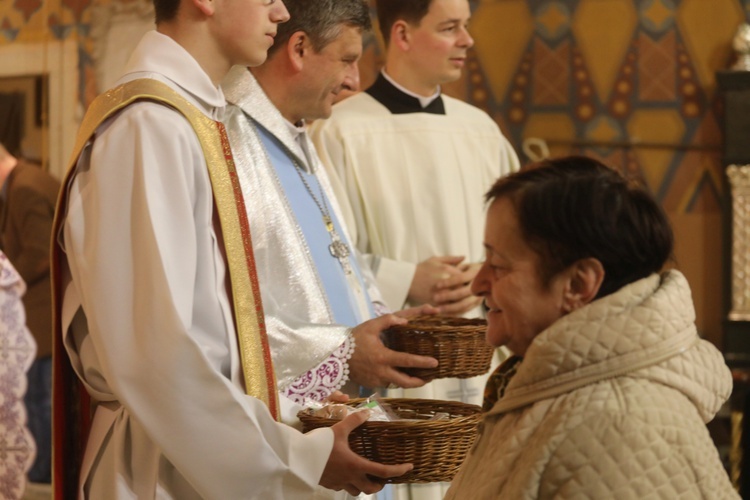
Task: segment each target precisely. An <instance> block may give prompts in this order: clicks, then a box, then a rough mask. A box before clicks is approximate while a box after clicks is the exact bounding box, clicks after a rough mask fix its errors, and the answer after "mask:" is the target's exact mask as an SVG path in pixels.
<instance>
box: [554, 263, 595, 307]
mask: <svg viewBox="0 0 750 500" xmlns="http://www.w3.org/2000/svg"><path fill="white" fill-rule="evenodd" d="M567 272H568V275H569V281H568V284H567V286H566V290H565V293H564V296H563V310H564V311H566V312H573V311H575V310H576V309H580V308H581V307H583V306H585V305H586V304H588V303H590V302H591V301H593V300H594V299H595V298H596V294H598V293H599V289H600V288H601V286H602V282H603V281H604V266H602V263H601V262H599V259H595V258H593V257H587V258H585V259H581V260H579V261H577V262H575V263H573V264H572V265H571V266H570V267H569V268H568V271H567Z"/></svg>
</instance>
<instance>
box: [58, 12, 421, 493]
mask: <svg viewBox="0 0 750 500" xmlns="http://www.w3.org/2000/svg"><path fill="white" fill-rule="evenodd" d="M154 3H155V11H156V26H157V30H156V31H151V32H149V33H147V34H146V35H145V36H144V37H143V39H142V40H141V42H140V44H139V45H138V47H137V48H136V49H135V52H134V54H133V56H132V58H131V60H130V62H129V63H128V65H127V66H126V68H125V73H124V75H123V76H122V78H121V79H120V82H119V84H118V86H117V87H116V88H114V89H111V90H110V91H108V92H105V93H104V94H102V95H101V96H99V97H97V99H95V100H94V102H93V103H92V104H91V106H90V107H89V109H88V111H87V113H86V116H85V118H84V120H83V121H82V126H81V129H80V131H79V135H78V140H77V141H76V144H77V146H76V148H77V149H76V152H75V153H74V155H73V160H72V162H71V163H72V164H71V168H70V170H69V172H68V175H67V176H66V179H65V183H64V188H63V189H62V190H61V195H60V202H59V205H58V211H57V217H56V222H55V229H54V230H53V235H54V236H55V239H54V245H53V246H54V249H53V252H54V254H53V271H54V272H53V287H54V290H55V297H56V300H55V309H56V312H57V314H58V315H57V321H56V329H57V331H56V335H55V342H56V343H55V347H54V359H55V363H56V364H57V365H58V366H57V367H56V369H55V384H56V385H55V414H56V417H60V419H58V418H56V419H55V430H54V435H55V447H54V448H53V450H54V457H55V470H54V481H53V487H54V489H55V498H56V499H62V498H64V499H72V498H81V499H83V498H92V499H108V500H109V499H115V500H118V499H135V498H138V499H156V498H158V499H165V500H166V499H179V500H191V499H258V498H262V499H281V498H283V499H285V500H286V499H305V500H307V499H309V498H310V497H311V495H312V494H313V492H314V490H315V487H316V486H317V485H318V484H323V485H326V486H328V487H331V488H333V489H342V488H344V489H346V490H347V491H349V492H352V493H355V494H357V493H359V492H360V491H361V490H365V491H367V492H374V491H377V490H379V489H381V488H382V483H381V481H377V480H374V479H373V478H372V477H371V476H370V474H375V475H376V476H383V477H389V476H392V475H401V474H403V473H404V472H405V471H406V470H409V468H410V467H409V466H408V465H407V466H384V465H379V464H374V463H372V462H367V461H366V460H364V459H363V458H362V457H360V456H358V455H356V454H355V453H354V452H352V451H351V450H350V449H349V448H348V439H347V436H348V433H349V431H350V430H351V429H352V428H353V427H356V425H357V424H358V423H361V422H362V417H359V418H356V419H352V418H351V417H348V418H347V419H345V420H344V421H342V422H340V423H337V424H336V425H335V426H333V427H332V428H331V429H321V430H320V431H321V432H318V431H317V430H316V431H313V432H311V433H308V434H305V435H303V434H302V433H300V432H298V431H297V430H295V429H293V428H291V427H289V426H288V425H285V424H283V423H280V422H278V421H277V419H278V415H279V404H278V403H279V398H278V397H277V395H278V392H277V387H276V382H275V377H274V372H273V366H272V357H271V355H270V352H269V349H268V342H267V341H266V333H265V328H264V320H263V307H262V303H261V297H260V294H259V293H258V291H257V277H256V275H255V265H256V264H255V261H254V258H253V253H252V246H251V245H250V242H249V238H250V232H251V228H249V227H248V225H247V221H246V220H245V217H244V208H243V207H244V206H243V199H242V194H241V192H240V189H239V187H238V186H237V181H236V178H235V176H234V175H233V172H234V168H233V161H232V152H231V150H230V149H229V141H228V139H227V137H226V133H225V128H224V126H223V125H222V124H221V122H219V121H218V119H219V118H221V117H222V116H223V114H224V111H225V105H226V101H225V98H224V94H223V92H222V90H221V88H220V86H219V84H220V82H221V80H222V79H223V78H224V76H226V74H227V72H228V71H229V69H230V68H231V67H232V66H233V65H235V64H242V65H245V66H247V65H257V64H260V63H261V62H263V61H264V60H265V58H266V51H267V49H268V48H269V47H270V46H271V44H272V43H273V36H274V34H275V33H276V29H277V25H278V23H280V22H283V21H286V20H287V19H288V17H289V16H288V13H287V11H286V9H285V7H284V4H283V3H282V2H281V1H268V0H242V1H236V0H210V1H208V0H155V2H154ZM66 367H67V370H66ZM58 368H59V369H58ZM73 370H74V371H75V375H73V374H71V373H70V372H71V371H73ZM66 372H67V375H70V376H71V377H73V376H77V377H78V379H79V381H80V382H82V383H83V385H84V386H85V390H86V392H87V393H88V395H90V397H91V400H92V401H91V402H92V403H93V404H92V405H91V406H88V405H85V404H81V406H82V407H83V408H81V411H82V416H84V417H85V414H86V413H88V412H89V411H90V410H91V409H92V408H93V410H94V412H93V421H92V423H91V428H90V432H88V433H87V435H83V436H81V438H82V439H81V442H73V443H71V442H70V441H71V440H70V439H68V437H69V436H75V435H76V432H77V431H79V430H80V429H81V427H83V425H84V422H85V420H86V419H85V418H81V419H80V420H79V421H78V422H71V421H70V420H69V419H68V417H73V416H74V414H75V412H73V411H70V412H69V413H66V412H64V411H62V409H60V408H61V406H62V407H64V408H69V409H71V410H72V407H75V403H79V402H80V403H85V402H86V400H85V398H82V399H77V400H76V399H74V398H72V397H71V398H70V400H68V401H67V402H68V403H70V404H69V405H59V404H58V403H62V402H63V401H62V399H63V398H64V396H65V395H68V393H69V392H70V391H72V390H74V388H75V387H78V383H77V382H78V381H77V380H75V379H73V378H70V379H69V380H68V383H67V384H65V383H63V382H64V380H63V378H62V377H64V376H66ZM84 395H85V393H83V392H81V393H78V394H75V395H74V396H81V397H83V396H84ZM72 396H73V395H72ZM352 417H357V415H352ZM65 423H67V424H68V425H67V426H66V425H63V424H65ZM85 438H88V439H87V440H85ZM84 440H85V441H84ZM58 444H61V445H63V446H57V445H58ZM77 445H85V452H84V454H83V458H82V461H78V457H77V456H75V455H76V452H77V450H78V446H77ZM66 451H67V452H68V453H70V455H66V454H65V453H66ZM342 459H343V463H342ZM77 466H80V467H81V473H80V475H79V476H76V474H75V472H73V473H72V477H71V472H72V471H75V470H76V469H77V468H78V467H77ZM62 483H64V484H62Z"/></svg>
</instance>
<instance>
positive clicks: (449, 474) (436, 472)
mask: <svg viewBox="0 0 750 500" xmlns="http://www.w3.org/2000/svg"><path fill="white" fill-rule="evenodd" d="M362 401H363V399H353V400H351V401H349V403H348V404H349V405H351V406H357V405H358V404H360V403H361V402H362ZM381 401H383V402H385V403H388V404H389V405H390V406H391V409H392V410H393V411H394V412H395V413H396V414H397V415H398V416H400V417H402V418H409V419H419V420H422V421H421V422H415V421H408V420H407V421H398V420H397V421H394V422H369V421H368V422H365V423H364V424H362V425H360V426H359V427H357V428H356V429H354V431H353V432H352V433H351V434H350V435H349V445H350V446H351V448H352V450H353V451H354V452H355V453H357V454H358V455H361V456H363V457H365V458H368V459H370V460H373V461H375V462H380V463H383V464H389V465H394V464H403V463H411V464H414V468H413V469H412V470H411V471H409V472H408V473H406V474H404V475H403V476H399V477H395V478H391V479H389V480H388V481H387V482H389V483H432V482H439V481H450V480H452V479H453V476H455V475H456V472H458V468H459V467H460V466H461V463H462V462H463V461H464V458H465V457H466V454H467V453H468V452H469V449H470V448H471V446H472V444H474V440H475V439H476V436H477V427H478V425H479V421H480V419H481V412H482V410H481V408H480V407H479V406H476V405H470V404H466V403H460V402H457V401H440V400H436V399H396V398H383V399H382V400H381ZM440 412H442V413H447V414H448V415H449V418H448V419H447V420H435V421H427V420H428V419H430V418H431V417H432V416H433V415H435V414H436V413H440ZM297 416H298V417H299V419H300V420H301V421H302V427H303V431H304V432H308V431H310V430H312V429H317V428H319V427H330V426H331V425H333V424H335V423H336V422H339V420H333V419H329V418H322V417H317V416H314V415H312V414H311V411H310V410H303V411H301V412H299V413H298V414H297Z"/></svg>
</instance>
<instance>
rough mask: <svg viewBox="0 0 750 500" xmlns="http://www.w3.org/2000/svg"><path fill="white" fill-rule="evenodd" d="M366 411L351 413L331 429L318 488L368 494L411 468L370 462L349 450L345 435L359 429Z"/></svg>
mask: <svg viewBox="0 0 750 500" xmlns="http://www.w3.org/2000/svg"><path fill="white" fill-rule="evenodd" d="M369 414H370V412H369V411H358V412H356V413H352V414H351V415H349V416H348V417H346V418H345V419H344V420H342V421H341V422H338V423H337V424H336V425H334V426H333V427H331V429H332V430H333V450H331V455H330V456H329V457H328V463H326V467H325V469H324V470H323V475H322V476H321V478H320V485H321V486H323V487H325V488H328V489H331V490H336V491H339V490H346V491H347V493H349V494H350V495H352V496H357V495H359V494H360V493H366V494H372V493H376V492H378V491H380V490H381V489H383V484H384V481H382V480H385V479H388V478H391V477H398V476H403V475H404V474H406V473H407V472H409V471H410V470H412V469H413V468H414V466H413V465H412V464H401V465H384V464H380V463H377V462H372V461H370V460H367V459H366V458H363V457H361V456H359V455H357V454H356V453H354V452H353V451H352V450H351V448H349V434H350V433H351V432H352V431H353V430H354V429H356V428H357V427H359V426H360V425H362V424H363V423H364V422H365V421H366V420H367V417H368V416H369Z"/></svg>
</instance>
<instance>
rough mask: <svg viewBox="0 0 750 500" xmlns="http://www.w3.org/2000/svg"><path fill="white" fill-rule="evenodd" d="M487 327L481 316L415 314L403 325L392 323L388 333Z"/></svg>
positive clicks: (477, 329)
mask: <svg viewBox="0 0 750 500" xmlns="http://www.w3.org/2000/svg"><path fill="white" fill-rule="evenodd" d="M486 328H487V321H486V320H484V319H482V318H456V317H453V316H439V315H438V316H417V317H414V318H411V319H410V320H409V322H408V323H406V324H404V325H394V326H391V327H390V328H388V329H387V330H386V332H388V333H427V334H429V333H440V332H450V333H474V332H477V331H482V332H484V330H485V329H486Z"/></svg>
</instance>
